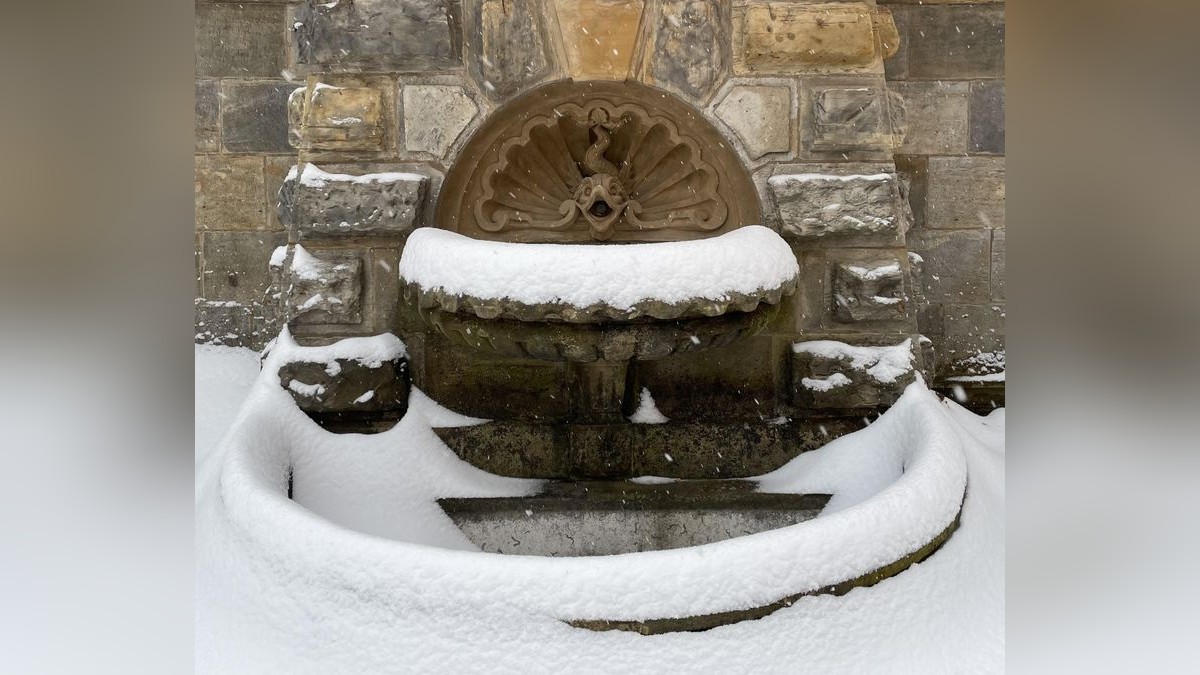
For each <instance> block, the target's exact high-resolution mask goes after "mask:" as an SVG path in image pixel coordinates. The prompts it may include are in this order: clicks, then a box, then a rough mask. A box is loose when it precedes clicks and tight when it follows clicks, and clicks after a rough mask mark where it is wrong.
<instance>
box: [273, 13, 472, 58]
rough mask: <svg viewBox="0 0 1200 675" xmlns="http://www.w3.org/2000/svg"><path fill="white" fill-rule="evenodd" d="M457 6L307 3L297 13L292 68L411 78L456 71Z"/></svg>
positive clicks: (458, 47) (459, 48)
mask: <svg viewBox="0 0 1200 675" xmlns="http://www.w3.org/2000/svg"><path fill="white" fill-rule="evenodd" d="M458 7H459V2H457V0H405V1H404V2H396V1H395V0H354V1H353V2H350V1H349V0H335V1H334V2H321V0H307V1H306V2H303V3H302V4H300V5H299V6H298V7H297V10H296V14H295V19H296V20H295V21H294V22H293V24H292V31H291V36H292V44H293V49H294V52H295V55H296V61H297V63H300V64H303V65H315V66H325V67H326V68H327V69H334V70H345V69H355V70H372V71H379V72H387V71H398V72H414V71H424V70H434V69H446V68H454V67H456V66H461V65H462V54H461V52H462V44H461V37H460V35H461V30H460V26H459V23H458V21H459V18H458V17H459V16H461V14H460V11H459V9H458Z"/></svg>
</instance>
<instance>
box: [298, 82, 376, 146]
mask: <svg viewBox="0 0 1200 675" xmlns="http://www.w3.org/2000/svg"><path fill="white" fill-rule="evenodd" d="M383 111H384V92H383V91H382V90H380V89H376V88H374V87H337V86H332V85H328V84H325V83H322V82H314V83H312V84H311V85H310V86H309V88H308V97H307V100H306V101H304V112H303V128H302V130H301V134H300V135H301V147H302V148H305V149H314V150H380V149H382V148H383V147H384V144H385V142H386V141H385V137H386V130H385V128H384V112H383Z"/></svg>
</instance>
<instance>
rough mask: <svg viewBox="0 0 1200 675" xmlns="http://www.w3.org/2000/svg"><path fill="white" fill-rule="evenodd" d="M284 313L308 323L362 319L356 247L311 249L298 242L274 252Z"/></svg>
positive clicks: (359, 256)
mask: <svg viewBox="0 0 1200 675" xmlns="http://www.w3.org/2000/svg"><path fill="white" fill-rule="evenodd" d="M270 265H271V267H272V269H273V270H274V272H275V273H276V274H277V275H279V281H278V286H279V288H280V289H281V290H282V292H283V298H281V300H282V301H283V307H284V313H285V315H286V316H287V318H288V320H289V321H296V322H297V323H307V324H314V323H315V324H331V323H339V324H340V323H359V322H361V321H362V295H363V264H362V254H361V253H360V252H359V251H357V250H352V249H351V250H321V249H314V250H312V251H309V250H308V249H306V248H304V247H303V246H301V245H299V244H295V245H292V246H286V247H283V246H281V247H279V248H278V249H276V250H275V251H273V252H272V257H271V260H270Z"/></svg>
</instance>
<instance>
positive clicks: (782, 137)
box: [713, 85, 795, 160]
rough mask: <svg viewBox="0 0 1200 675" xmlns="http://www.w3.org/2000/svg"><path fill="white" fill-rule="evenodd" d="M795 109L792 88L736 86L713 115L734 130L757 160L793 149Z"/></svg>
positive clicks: (747, 151)
mask: <svg viewBox="0 0 1200 675" xmlns="http://www.w3.org/2000/svg"><path fill="white" fill-rule="evenodd" d="M794 108H795V106H794V104H793V103H792V90H791V89H789V88H788V87H776V86H758V85H755V86H747V85H736V86H734V87H732V88H730V89H729V92H728V93H727V94H726V95H725V98H724V99H722V100H721V102H720V103H718V104H717V105H716V107H715V108H714V109H713V112H714V114H716V116H717V117H718V118H720V120H721V121H722V122H724V123H725V124H727V125H729V128H730V129H733V132H734V133H735V134H737V137H738V138H739V139H740V140H741V141H742V145H744V146H745V148H746V154H747V155H748V156H749V157H750V159H752V160H753V159H758V158H760V157H762V156H764V155H766V154H769V153H777V152H787V151H788V150H790V149H791V147H792V110H793V109H794Z"/></svg>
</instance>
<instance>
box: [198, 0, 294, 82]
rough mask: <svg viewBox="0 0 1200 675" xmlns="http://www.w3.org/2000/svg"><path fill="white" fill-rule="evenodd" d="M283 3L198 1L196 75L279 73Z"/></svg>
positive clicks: (267, 74)
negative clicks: (216, 2) (208, 2)
mask: <svg viewBox="0 0 1200 675" xmlns="http://www.w3.org/2000/svg"><path fill="white" fill-rule="evenodd" d="M283 26H284V6H283V5H256V4H250V3H238V4H232V3H231V4H224V3H222V4H207V3H196V75H197V76H200V77H279V73H280V71H282V70H283V68H284V64H285V59H284V46H285V41H284V29H283Z"/></svg>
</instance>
